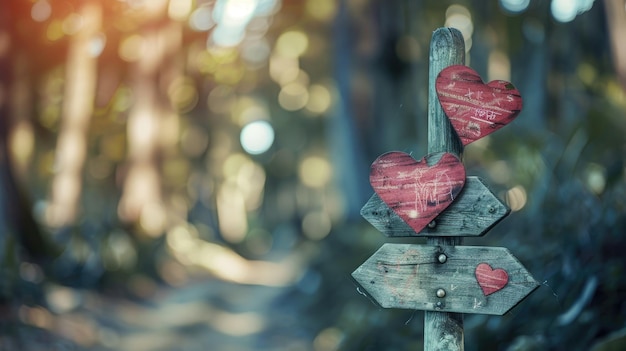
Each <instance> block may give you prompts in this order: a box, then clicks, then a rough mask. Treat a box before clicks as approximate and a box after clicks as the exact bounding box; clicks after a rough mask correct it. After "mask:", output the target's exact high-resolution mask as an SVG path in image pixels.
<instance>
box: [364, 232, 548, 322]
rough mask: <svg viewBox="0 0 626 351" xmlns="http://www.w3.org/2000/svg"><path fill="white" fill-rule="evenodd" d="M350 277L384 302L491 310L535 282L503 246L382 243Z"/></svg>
mask: <svg viewBox="0 0 626 351" xmlns="http://www.w3.org/2000/svg"><path fill="white" fill-rule="evenodd" d="M352 277H353V278H354V279H355V280H356V282H357V283H358V284H359V285H361V287H362V288H363V290H364V291H365V292H366V293H367V294H368V296H370V297H371V298H372V300H373V301H375V302H376V303H377V304H379V305H380V306H382V307H384V308H403V309H412V310H426V311H437V312H457V313H479V314H491V315H503V314H505V313H506V312H508V311H509V310H510V309H511V308H513V307H514V306H515V305H517V304H518V303H519V302H520V301H521V300H522V299H524V298H525V297H526V296H527V295H528V294H530V293H531V292H532V291H533V290H535V289H536V288H537V287H538V286H539V283H537V281H536V280H535V279H534V278H533V277H532V276H531V275H530V273H528V271H527V270H526V269H525V268H524V266H522V264H521V263H520V262H519V261H518V260H517V259H516V258H515V257H514V256H513V255H512V254H511V253H510V252H509V250H507V249H506V248H503V247H478V246H430V245H413V244H384V245H383V246H382V247H381V248H380V249H379V250H378V251H377V252H376V253H374V254H373V255H372V256H371V257H370V258H369V259H368V260H367V261H365V262H364V263H363V264H362V265H361V266H360V267H359V268H357V269H356V270H355V271H354V272H353V273H352Z"/></svg>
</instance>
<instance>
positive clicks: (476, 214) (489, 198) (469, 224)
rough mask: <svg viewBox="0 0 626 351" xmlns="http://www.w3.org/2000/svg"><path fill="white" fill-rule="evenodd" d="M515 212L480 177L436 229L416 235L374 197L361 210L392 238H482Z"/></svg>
mask: <svg viewBox="0 0 626 351" xmlns="http://www.w3.org/2000/svg"><path fill="white" fill-rule="evenodd" d="M510 212H511V210H510V209H509V208H508V206H507V205H505V204H504V203H503V202H502V201H500V199H498V197H497V196H496V195H495V194H494V193H493V192H492V191H491V190H490V189H489V187H488V186H487V185H486V184H485V183H484V182H483V180H482V179H480V178H478V177H474V176H471V177H467V178H466V180H465V187H464V188H463V190H461V193H459V195H458V196H457V198H456V199H455V200H454V202H452V204H451V205H450V206H449V207H448V208H447V209H445V211H443V212H442V213H440V214H439V215H438V216H437V217H436V218H435V219H434V225H431V226H426V227H425V228H423V229H422V230H421V231H420V232H419V233H416V232H415V231H414V230H413V228H411V227H410V226H409V225H408V224H407V223H406V222H405V221H404V220H403V219H402V218H400V216H399V215H398V214H397V213H396V212H395V211H393V210H392V209H390V208H389V206H387V204H386V203H385V202H384V201H382V199H381V198H380V197H379V196H378V195H377V194H376V193H374V195H372V197H371V198H370V199H369V201H367V203H366V204H365V205H364V206H363V208H361V216H363V218H365V219H366V220H367V221H368V222H370V224H372V225H373V226H374V227H375V228H376V229H378V230H379V231H380V232H381V233H383V234H384V235H385V236H388V237H407V236H481V235H484V234H485V233H486V232H488V231H489V230H490V229H491V228H492V227H493V226H494V225H496V224H498V223H499V222H500V221H501V220H502V219H503V218H505V217H506V216H508V215H509V213H510Z"/></svg>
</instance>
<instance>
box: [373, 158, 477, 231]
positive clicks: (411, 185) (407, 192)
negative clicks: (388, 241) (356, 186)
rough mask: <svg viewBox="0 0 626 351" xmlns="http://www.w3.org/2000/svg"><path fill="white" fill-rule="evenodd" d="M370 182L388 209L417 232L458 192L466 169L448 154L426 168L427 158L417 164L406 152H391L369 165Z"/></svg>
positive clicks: (462, 184) (450, 201)
mask: <svg viewBox="0 0 626 351" xmlns="http://www.w3.org/2000/svg"><path fill="white" fill-rule="evenodd" d="M427 157H428V156H427ZM370 183H371V184H372V187H373V188H374V191H375V192H376V194H378V196H379V197H380V198H381V199H382V200H383V201H384V202H385V203H386V204H387V206H389V208H391V209H392V210H394V211H395V212H396V213H397V214H398V215H399V216H400V218H402V219H403V220H404V221H405V222H406V223H407V224H408V225H409V226H410V227H411V228H413V230H415V232H416V233H417V232H419V231H420V230H422V229H424V227H426V226H427V225H428V223H430V222H431V221H432V220H433V219H435V217H437V215H438V214H439V213H441V212H442V211H443V210H445V209H446V207H448V206H449V205H450V204H451V203H452V201H453V200H454V199H455V198H456V197H457V195H458V194H459V193H460V192H461V189H462V188H463V186H464V185H465V168H464V167H463V164H462V163H461V161H460V160H459V159H458V158H457V157H456V156H454V155H453V154H450V153H446V154H443V156H442V157H441V159H440V160H439V162H437V163H436V164H435V165H433V166H428V164H427V162H426V157H425V158H424V159H422V160H420V161H417V160H416V159H414V158H413V157H411V155H409V154H407V153H404V152H398V151H394V152H388V153H386V154H383V155H382V156H380V157H378V158H377V159H376V160H375V161H374V163H372V167H371V169H370Z"/></svg>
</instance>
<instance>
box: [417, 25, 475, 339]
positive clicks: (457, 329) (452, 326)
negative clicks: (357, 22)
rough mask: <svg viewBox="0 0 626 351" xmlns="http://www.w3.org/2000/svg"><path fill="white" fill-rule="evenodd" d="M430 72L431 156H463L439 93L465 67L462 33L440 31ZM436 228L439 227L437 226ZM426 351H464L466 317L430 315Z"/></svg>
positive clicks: (454, 241)
mask: <svg viewBox="0 0 626 351" xmlns="http://www.w3.org/2000/svg"><path fill="white" fill-rule="evenodd" d="M429 61H430V62H429V63H430V64H429V70H428V153H429V154H432V153H435V152H450V153H453V154H455V155H457V156H459V157H460V156H461V154H462V153H463V144H462V143H461V140H460V139H459V137H458V136H457V135H456V132H455V131H454V129H453V127H452V124H451V123H450V121H449V119H448V117H447V116H446V115H445V113H444V112H443V109H442V108H441V105H440V104H439V98H438V97H437V91H436V90H435V81H436V79H437V75H438V74H439V72H441V70H443V69H444V68H446V67H448V66H451V65H456V64H461V65H462V64H465V43H464V41H463V35H462V34H461V32H459V31H458V30H456V29H454V28H439V29H437V30H435V31H434V32H433V35H432V38H431V41H430V58H429ZM434 225H435V226H436V223H434ZM462 241H463V238H462V237H429V238H428V240H427V243H428V244H429V245H434V246H436V245H460V244H462ZM424 350H425V351H435V350H442V351H443V350H448V351H453V350H458V351H462V350H464V337H463V314H462V313H447V312H431V311H426V312H425V315H424Z"/></svg>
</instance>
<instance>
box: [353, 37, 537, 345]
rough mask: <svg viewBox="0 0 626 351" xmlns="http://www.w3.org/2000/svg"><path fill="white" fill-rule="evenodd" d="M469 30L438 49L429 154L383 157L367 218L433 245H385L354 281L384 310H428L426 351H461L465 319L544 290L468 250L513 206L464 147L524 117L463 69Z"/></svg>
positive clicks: (512, 102)
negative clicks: (469, 239)
mask: <svg viewBox="0 0 626 351" xmlns="http://www.w3.org/2000/svg"><path fill="white" fill-rule="evenodd" d="M464 61H465V48H464V43H463V37H462V35H461V33H460V32H459V31H457V30H455V29H451V28H440V29H437V30H436V31H435V32H434V33H433V37H432V40H431V47H430V67H429V98H428V123H429V125H428V152H429V154H428V155H427V156H425V157H423V158H422V159H421V160H416V159H414V158H413V157H412V156H410V155H409V154H406V153H402V152H389V153H386V154H383V155H381V156H380V157H379V158H377V159H376V160H375V161H374V162H373V164H372V167H371V169H370V183H371V184H372V188H373V189H374V192H375V194H374V195H373V196H372V197H371V198H370V200H369V201H368V202H367V203H366V204H365V206H363V208H362V210H361V215H362V216H363V217H364V218H365V219H366V220H367V221H368V222H370V223H371V224H372V225H373V226H374V227H375V228H376V229H378V230H380V231H381V232H382V233H383V234H384V235H386V236H389V237H398V236H408V237H426V238H427V243H426V245H414V244H384V245H383V246H382V247H381V248H380V249H379V250H378V251H377V252H376V253H374V254H373V255H372V256H371V257H370V258H369V259H368V260H366V261H365V262H364V263H363V264H362V265H361V266H360V267H358V268H357V269H356V270H355V271H354V272H353V273H352V276H353V278H354V279H355V281H356V282H357V283H358V284H359V285H361V287H362V288H363V290H364V291H365V292H366V293H367V295H368V296H369V297H370V298H371V299H372V300H374V301H375V302H376V303H378V304H379V305H380V306H382V307H385V308H404V309H419V310H424V311H425V317H424V321H425V323H424V349H425V350H427V351H432V350H463V349H464V344H463V343H464V341H463V339H464V336H463V313H482V314H492V315H502V314H504V313H506V312H507V311H509V310H510V309H511V308H513V307H514V306H515V305H517V304H518V303H519V302H520V301H521V300H522V299H524V298H525V297H526V296H527V295H529V294H530V293H531V292H532V291H533V290H535V289H536V288H537V287H538V286H539V284H538V283H537V281H535V279H534V278H533V277H532V276H531V275H530V273H528V271H526V269H525V268H524V266H522V264H521V263H520V262H519V261H518V260H517V259H516V258H515V257H514V256H513V255H512V254H511V253H510V252H509V250H507V249H506V248H501V247H473V246H461V244H462V237H464V236H481V235H484V234H485V233H486V232H487V231H489V230H490V229H491V228H492V227H494V226H495V225H496V224H497V223H498V222H499V221H500V220H502V219H503V218H504V217H506V216H507V215H508V214H509V213H510V210H509V208H508V207H507V206H506V205H505V204H503V203H502V202H501V201H500V200H499V199H498V198H497V197H496V196H495V195H494V194H493V193H492V192H491V191H490V190H489V188H488V187H487V186H486V185H485V184H484V182H483V181H482V180H481V179H479V178H477V177H472V176H469V177H466V174H465V169H464V167H463V164H462V162H461V155H462V151H463V147H464V146H465V145H467V144H469V143H471V142H473V141H476V140H478V139H480V138H482V137H484V136H486V135H488V134H490V133H492V132H494V131H496V130H498V129H500V128H502V127H503V126H505V125H506V124H508V123H509V122H511V121H512V120H513V119H514V118H515V117H516V116H517V115H518V114H519V112H520V111H521V108H522V100H521V97H520V94H519V92H518V91H517V90H516V89H515V87H514V86H513V85H512V84H511V83H509V82H504V81H493V82H489V83H487V84H485V83H483V81H482V80H481V79H480V76H479V75H478V74H477V73H476V72H474V71H473V70H472V69H471V68H469V67H466V66H463V65H462V64H463V62H464Z"/></svg>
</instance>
